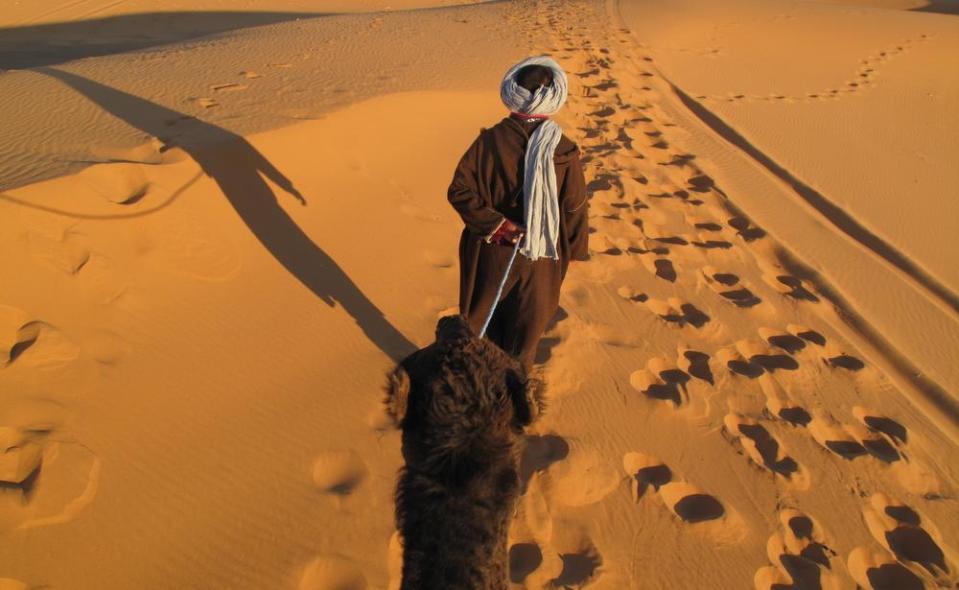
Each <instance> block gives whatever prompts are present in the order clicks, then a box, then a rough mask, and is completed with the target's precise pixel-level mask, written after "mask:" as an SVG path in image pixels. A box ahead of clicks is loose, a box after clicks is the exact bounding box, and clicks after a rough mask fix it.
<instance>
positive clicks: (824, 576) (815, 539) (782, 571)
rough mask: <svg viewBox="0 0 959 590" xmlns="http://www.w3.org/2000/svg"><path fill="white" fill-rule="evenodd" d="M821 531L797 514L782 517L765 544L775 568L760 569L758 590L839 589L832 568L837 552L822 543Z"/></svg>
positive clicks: (780, 516)
mask: <svg viewBox="0 0 959 590" xmlns="http://www.w3.org/2000/svg"><path fill="white" fill-rule="evenodd" d="M821 535H822V531H821V530H820V529H819V527H818V525H816V523H815V522H814V521H813V519H811V518H810V517H808V516H806V515H805V514H802V513H801V512H799V511H797V510H792V509H787V510H783V511H782V512H780V513H779V527H778V530H777V531H776V532H775V533H773V535H772V536H771V537H770V538H769V542H768V543H767V544H766V554H767V557H768V558H769V561H770V562H771V563H773V564H774V565H772V566H766V567H763V568H760V569H759V570H758V571H757V572H756V575H755V577H754V579H753V582H754V584H755V586H756V590H787V589H793V590H799V589H803V590H820V589H826V588H837V587H839V586H838V584H839V581H838V580H837V578H836V574H835V573H834V570H833V567H832V559H833V558H834V557H835V556H836V552H835V551H833V550H832V549H830V548H829V547H828V546H827V545H826V544H825V543H824V542H823V540H822V536H821Z"/></svg>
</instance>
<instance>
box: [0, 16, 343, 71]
mask: <svg viewBox="0 0 959 590" xmlns="http://www.w3.org/2000/svg"><path fill="white" fill-rule="evenodd" d="M322 16H328V15H327V14H324V13H315V12H312V13H311V12H230V11H223V12H147V13H141V14H123V15H117V16H108V17H103V18H97V19H91V20H81V21H75V22H62V23H45V24H38V25H26V26H21V27H9V28H0V69H8V70H13V69H26V68H37V67H41V66H51V65H56V64H61V63H65V62H68V61H72V60H75V59H81V58H85V57H96V56H102V55H113V54H116V53H124V52H127V51H136V50H138V49H147V48H149V47H156V46H159V45H167V44H170V43H177V42H181V41H188V40H190V39H196V38H198V37H204V36H207V35H214V34H217V33H226V32H229V31H234V30H237V29H245V28H249V27H257V26H263V25H271V24H275V23H280V22H285V21H291V20H296V19H300V18H317V17H322Z"/></svg>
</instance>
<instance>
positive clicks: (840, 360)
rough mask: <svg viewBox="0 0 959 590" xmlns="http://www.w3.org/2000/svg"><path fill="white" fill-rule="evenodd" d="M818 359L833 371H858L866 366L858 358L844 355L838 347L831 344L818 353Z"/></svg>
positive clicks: (827, 344)
mask: <svg viewBox="0 0 959 590" xmlns="http://www.w3.org/2000/svg"><path fill="white" fill-rule="evenodd" d="M819 354H820V357H821V358H822V360H823V362H824V363H826V364H827V365H829V366H830V367H832V368H834V369H846V370H847V371H859V370H862V369H863V368H865V366H866V364H865V363H864V362H862V361H861V360H859V359H858V358H856V357H854V356H852V355H851V354H848V353H846V352H845V351H843V349H841V348H840V347H839V346H837V345H835V344H833V343H832V342H828V343H826V345H824V346H823V347H822V350H821V351H820V353H819Z"/></svg>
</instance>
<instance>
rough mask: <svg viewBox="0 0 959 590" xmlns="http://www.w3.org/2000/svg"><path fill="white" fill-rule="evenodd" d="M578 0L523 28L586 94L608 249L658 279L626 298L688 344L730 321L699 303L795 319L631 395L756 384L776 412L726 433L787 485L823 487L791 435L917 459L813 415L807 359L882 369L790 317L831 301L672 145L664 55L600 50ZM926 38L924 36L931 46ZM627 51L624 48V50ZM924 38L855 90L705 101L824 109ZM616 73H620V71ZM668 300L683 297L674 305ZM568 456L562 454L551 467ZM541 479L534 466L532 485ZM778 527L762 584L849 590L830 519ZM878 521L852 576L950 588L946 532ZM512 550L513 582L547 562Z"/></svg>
mask: <svg viewBox="0 0 959 590" xmlns="http://www.w3.org/2000/svg"><path fill="white" fill-rule="evenodd" d="M576 6H577V5H575V4H574V5H566V4H562V3H556V2H549V1H545V2H538V3H537V10H536V11H535V14H534V15H533V16H531V17H528V16H519V17H516V20H517V22H521V23H524V24H526V25H527V27H528V28H529V30H530V31H531V33H530V35H531V38H532V37H534V33H533V32H532V31H533V30H536V29H537V28H540V29H542V28H546V29H549V30H551V31H552V35H551V41H550V44H549V45H548V46H547V53H548V54H551V55H553V56H554V57H555V58H556V59H558V60H559V61H560V62H561V63H563V65H564V66H566V68H567V71H569V72H570V73H571V76H570V80H571V85H572V86H573V87H572V89H571V90H572V91H571V95H570V101H569V104H568V107H567V108H568V110H569V111H570V112H571V113H572V116H573V120H574V121H575V122H576V127H577V129H578V131H579V139H580V147H581V151H582V161H583V163H584V165H585V167H586V173H587V192H588V194H589V198H590V201H591V205H590V206H591V219H590V222H591V227H590V231H591V233H592V234H593V235H592V236H591V247H592V248H593V250H594V256H595V257H599V258H600V259H602V258H603V257H610V258H611V259H615V260H617V262H618V261H624V262H625V261H629V260H633V261H636V262H638V267H639V268H641V269H642V272H644V273H645V275H644V276H642V277H639V278H637V283H638V284H643V285H647V286H648V287H649V288H648V289H644V290H639V289H637V288H636V287H634V286H632V285H623V286H621V287H620V288H619V289H618V294H619V295H620V296H621V297H622V298H623V299H624V301H625V302H627V304H628V305H636V306H639V309H644V310H645V311H646V312H647V313H649V314H651V316H652V317H654V318H657V319H658V320H659V321H662V322H663V323H664V325H666V326H672V327H674V328H675V329H677V330H680V331H681V333H682V334H683V335H686V336H688V338H687V341H696V340H697V334H700V333H703V332H704V331H705V330H708V329H710V327H711V324H713V323H715V322H717V321H720V320H718V319H714V318H713V317H710V315H709V313H710V312H708V310H709V309H710V308H711V307H712V306H713V304H712V300H710V301H708V302H706V303H705V304H703V303H700V302H699V301H698V300H696V298H697V297H713V298H715V299H714V300H715V301H718V302H721V303H720V304H719V305H727V306H729V307H728V309H731V310H734V311H733V312H734V313H749V314H756V313H764V314H765V315H763V316H762V317H767V318H768V317H775V318H777V320H778V321H782V322H783V324H781V325H780V326H778V327H776V326H770V325H761V327H759V328H758V329H757V330H756V333H755V335H754V336H752V337H748V338H741V339H738V340H735V341H734V342H732V343H729V344H727V345H726V346H721V347H719V348H718V349H715V350H705V349H703V350H700V349H698V348H697V347H695V346H688V345H681V346H680V347H679V348H678V349H677V350H676V352H675V353H674V354H672V353H671V354H665V355H661V356H656V357H653V358H650V359H648V360H647V363H646V366H645V367H643V368H640V369H638V370H636V371H634V372H633V373H632V374H631V375H630V376H629V382H630V384H631V386H632V387H633V388H634V389H635V390H636V391H637V392H638V393H639V394H640V395H642V396H643V397H645V398H646V399H648V400H649V402H650V403H653V404H657V403H666V404H667V405H668V407H672V408H674V409H676V410H677V411H678V410H683V409H685V408H687V407H690V406H694V405H696V404H697V403H702V402H703V401H704V400H703V399H700V398H703V397H708V396H711V395H714V394H715V393H717V390H718V389H720V387H721V386H722V385H724V384H726V383H731V384H733V385H735V384H737V383H750V382H751V383H757V384H758V385H759V389H760V391H761V392H762V395H763V396H764V398H765V405H764V409H763V412H762V414H761V415H748V414H747V413H742V412H740V411H737V410H736V409H734V408H730V409H729V411H728V413H727V414H726V415H725V417H724V418H723V419H722V428H721V432H722V434H723V436H724V438H725V439H726V440H727V442H728V443H729V445H730V447H731V448H732V449H734V450H735V451H736V452H738V453H739V454H741V455H743V456H744V457H745V458H746V460H748V461H749V462H750V463H751V464H753V465H754V466H755V467H756V468H757V469H760V470H764V471H766V472H768V473H770V474H771V476H772V478H773V480H774V481H776V482H779V483H777V485H786V486H797V485H799V486H803V487H808V485H809V477H810V476H809V474H807V473H806V472H805V471H804V469H803V466H802V457H800V456H795V455H793V454H792V453H791V452H790V450H789V449H788V448H786V447H785V446H784V445H783V443H782V442H781V435H782V433H783V432H786V431H789V430H790V429H796V430H794V432H800V433H804V434H805V435H806V436H808V437H809V438H811V439H812V440H814V441H815V442H816V443H817V444H818V445H819V446H820V447H821V448H822V450H823V452H825V453H830V454H833V455H835V456H836V457H838V458H839V459H840V460H843V461H859V460H863V459H860V458H865V457H871V458H873V459H875V460H877V461H879V462H880V464H884V465H892V464H895V463H898V462H909V461H910V459H909V456H908V453H907V445H908V438H909V436H908V431H907V429H906V427H905V426H903V425H902V424H900V423H899V422H897V421H896V420H895V419H893V418H891V417H888V416H886V415H885V414H884V413H883V412H881V411H878V410H876V409H873V408H867V407H863V406H856V407H853V408H851V415H852V419H849V420H846V422H845V423H844V422H840V421H839V420H837V419H836V418H835V417H833V416H832V415H831V414H830V413H829V412H827V411H826V410H824V409H823V408H819V407H817V408H812V409H807V408H806V407H804V405H803V402H801V401H799V400H797V399H795V398H794V396H793V394H792V393H791V390H790V385H789V384H790V380H791V375H793V374H796V372H797V371H799V370H800V369H801V368H802V367H803V366H809V367H818V368H817V369H816V371H817V372H825V378H829V375H831V374H835V375H837V378H840V377H838V376H839V375H842V374H847V375H849V376H850V377H852V376H854V375H856V374H857V373H859V372H860V371H863V370H869V369H868V368H867V367H866V365H865V363H863V362H862V361H861V360H860V359H858V358H857V357H856V356H855V355H854V354H852V353H850V352H848V351H847V350H845V349H844V348H843V346H842V345H841V344H839V343H838V342H837V341H834V340H833V339H831V338H827V337H826V336H825V335H823V333H822V332H820V331H819V330H816V329H812V328H809V327H807V326H805V325H802V324H801V323H800V322H798V321H795V320H794V321H793V323H790V321H789V317H790V315H793V316H795V314H791V313H790V310H792V309H794V308H795V306H805V305H817V304H820V296H819V295H818V294H817V293H816V291H817V290H816V288H815V287H814V285H812V284H811V283H809V282H808V281H806V280H804V279H803V278H802V277H799V276H795V275H793V274H791V273H790V272H789V271H788V270H786V269H784V267H783V266H782V264H780V263H779V262H778V261H777V260H776V257H775V256H774V255H773V254H772V252H773V248H772V247H771V246H769V245H766V244H765V242H766V238H767V236H766V232H765V231H764V230H763V229H762V228H760V227H758V226H756V225H755V224H754V223H753V222H752V221H751V220H750V219H749V218H748V216H746V215H744V214H743V212H741V211H739V210H738V209H736V208H735V206H734V205H732V204H731V203H730V202H729V200H728V198H727V196H726V194H725V193H723V191H722V190H721V189H720V188H719V187H718V186H716V184H715V182H714V181H713V180H712V179H711V178H710V177H709V176H708V175H707V174H705V173H704V172H703V171H702V170H701V169H700V168H699V167H698V166H697V164H696V156H695V155H694V154H690V153H687V152H684V151H683V150H681V149H678V148H677V146H676V145H674V144H673V143H672V139H671V137H670V135H671V134H670V128H671V127H674V126H675V124H674V123H672V122H671V121H670V120H669V118H668V117H667V116H665V115H664V114H663V113H662V111H661V110H660V109H659V108H658V107H657V105H656V100H657V98H658V93H657V90H656V89H655V88H654V87H655V86H656V83H655V82H654V79H655V78H656V74H655V73H654V72H652V71H649V69H648V66H647V65H645V64H647V63H648V62H651V61H652V59H651V58H650V57H648V56H643V55H635V54H632V55H631V53H632V52H633V51H634V50H632V49H630V48H631V47H634V46H635V42H634V40H632V39H631V38H630V37H629V35H630V32H629V31H628V30H627V29H620V30H618V32H617V33H616V34H615V36H614V38H613V39H611V40H609V41H607V43H609V45H608V46H602V45H601V44H596V41H595V39H594V40H591V39H589V38H587V37H586V36H585V35H584V34H583V33H582V32H581V30H582V29H583V27H577V26H572V25H569V24H567V23H571V22H576V19H570V18H569V17H570V14H565V13H564V12H563V11H564V10H566V11H569V10H576V9H577V8H576ZM581 8H582V7H581ZM584 10H585V8H584ZM925 39H926V36H922V37H921V38H920V39H918V40H917V41H916V42H921V41H924V40H925ZM616 42H618V43H619V47H618V48H614V47H613V46H614V45H616ZM913 43H914V41H906V42H904V43H902V44H900V45H898V46H896V47H895V48H893V49H890V50H887V51H884V52H881V53H879V54H878V55H876V56H873V57H870V58H867V59H865V60H863V62H862V64H861V65H862V68H861V69H860V71H859V72H857V77H856V79H855V80H853V81H850V82H849V83H848V84H847V85H846V87H845V88H844V89H842V90H840V89H828V90H826V91H823V92H813V93H809V94H808V95H807V96H805V97H786V96H781V95H776V96H772V97H749V96H745V95H739V96H733V97H702V96H700V97H699V98H701V99H702V98H716V99H722V100H743V99H751V98H760V99H763V100H784V99H789V100H793V99H804V100H811V99H818V98H830V97H834V96H835V95H837V94H839V93H841V92H842V93H850V92H859V91H862V90H863V89H865V88H867V87H868V86H869V85H870V84H872V83H873V78H874V76H875V75H876V73H877V71H876V68H877V67H878V66H879V65H880V64H881V63H882V62H884V61H885V60H887V59H889V58H890V57H892V56H894V55H896V54H898V53H902V52H904V51H906V50H907V49H908V48H909V47H910V46H911V45H912V44H913ZM640 47H641V45H640ZM614 66H615V68H616V72H617V74H619V75H620V77H617V76H615V75H613V68H614ZM577 85H578V86H579V87H578V88H576V86H577ZM624 96H628V97H629V99H628V100H627V99H626V98H624ZM747 249H748V250H747ZM747 252H748V253H747ZM744 263H745V264H747V265H753V267H755V265H758V269H757V270H755V271H753V272H747V273H743V272H741V271H739V270H737V269H741V268H742V266H743V264H744ZM744 276H757V277H759V278H760V279H761V281H760V282H758V283H751V282H750V281H749V280H746V279H744V278H743V277H744ZM660 286H662V288H661V287H660ZM664 292H666V293H669V294H668V295H666V296H663V295H662V294H661V293H664ZM736 310H738V311H736ZM755 317H759V316H754V318H755ZM758 323H760V324H761V323H762V322H758ZM705 340H706V341H707V342H708V339H705ZM704 348H705V347H704ZM784 384H785V385H784ZM563 458H564V456H557V457H555V458H553V459H550V462H551V461H553V460H562V459H563ZM623 467H624V469H625V470H626V472H627V474H628V475H629V481H630V483H631V485H632V488H633V494H634V497H635V498H636V500H637V501H640V500H642V499H643V498H645V497H650V496H655V497H657V498H659V499H660V500H661V501H662V502H663V504H664V505H665V506H666V508H667V509H668V510H669V511H670V512H671V513H672V514H673V515H675V516H676V517H677V518H678V519H679V520H680V521H682V522H685V523H696V522H702V521H710V520H715V519H722V518H723V517H724V516H725V513H726V509H725V507H724V506H723V504H722V502H721V501H720V500H719V499H717V498H715V497H713V496H711V495H709V494H706V493H704V492H702V491H700V490H699V489H698V488H696V487H695V486H693V485H692V484H690V483H688V482H687V481H682V480H678V481H677V480H674V474H673V472H672V470H671V469H670V468H669V467H668V466H666V465H665V464H664V463H663V462H661V461H659V460H658V459H656V458H654V457H650V456H648V455H645V454H642V453H627V454H626V456H625V457H624V459H623ZM530 475H531V472H530V473H527V474H526V475H525V476H524V481H526V480H528V478H529V477H530ZM877 498H878V499H877ZM778 518H779V526H778V527H777V530H776V532H774V534H773V536H772V537H771V538H770V540H769V543H768V553H769V560H770V563H771V564H772V565H769V566H765V567H762V568H760V569H759V571H757V573H756V576H755V580H754V582H755V585H756V588H761V589H763V590H786V589H815V588H834V587H840V586H842V585H841V584H839V583H838V582H837V576H838V575H839V574H838V573H837V571H836V570H837V565H838V563H839V562H840V558H839V557H838V556H837V554H836V552H835V551H833V549H831V548H830V546H829V543H828V542H827V541H826V540H825V538H824V536H823V532H822V530H821V527H820V525H819V524H818V523H817V522H816V521H815V520H814V519H813V518H811V517H809V516H807V515H804V514H802V513H801V512H799V511H797V510H791V509H787V510H783V511H782V512H780V513H779V516H778ZM864 518H865V520H866V522H867V523H869V530H870V532H871V533H872V536H873V538H874V539H875V540H876V541H877V542H878V544H879V545H880V546H881V548H877V547H875V546H863V547H859V548H857V549H855V550H854V551H852V553H850V554H849V556H848V572H849V574H850V575H851V576H852V577H853V578H854V579H855V581H856V583H857V584H859V586H861V587H862V588H864V589H869V588H872V589H874V590H887V589H893V588H895V589H899V588H907V589H908V588H923V587H924V585H923V581H922V580H926V581H928V582H930V583H939V584H941V583H944V580H947V579H951V578H950V576H953V575H954V573H955V572H954V566H953V565H951V564H950V563H949V562H948V560H947V558H946V557H945V554H944V552H943V551H942V549H940V548H939V545H938V544H937V543H936V541H935V540H934V538H935V535H930V534H929V533H928V532H927V530H926V529H924V528H923V526H924V522H923V521H922V519H920V518H919V516H918V514H917V513H916V512H915V511H913V510H912V509H911V508H909V507H907V506H905V505H904V504H902V503H896V502H895V501H893V500H889V499H888V498H886V497H885V496H882V495H877V496H874V497H873V499H872V501H871V503H870V505H869V506H868V507H867V508H866V509H865V510H864ZM590 547H591V549H589V550H586V551H583V552H581V553H578V554H577V555H578V556H579V557H577V558H575V559H581V560H582V563H585V564H588V567H582V568H579V569H577V568H575V567H574V568H572V569H574V570H577V571H583V572H588V575H569V576H567V577H562V576H561V577H560V578H556V579H553V580H552V584H553V586H554V587H556V586H559V587H579V586H581V585H583V584H585V583H586V582H588V581H589V580H591V579H593V577H594V575H595V574H596V567H597V566H598V564H600V563H601V558H600V557H599V555H598V552H596V551H595V547H592V546H591V545H590ZM587 555H588V556H590V557H586V556H587ZM510 556H511V565H512V567H513V571H514V574H513V582H514V583H521V582H523V580H524V579H525V578H526V576H527V575H529V574H530V573H531V572H534V571H535V570H536V568H537V566H538V563H539V562H541V561H542V560H543V559H544V556H543V554H542V551H541V549H540V548H539V546H538V545H536V544H535V543H532V544H531V543H517V544H514V545H513V546H512V548H511V550H510ZM570 559H571V560H573V561H575V559H574V558H573V557H570ZM534 562H535V563H534ZM564 571H566V569H565V568H564Z"/></svg>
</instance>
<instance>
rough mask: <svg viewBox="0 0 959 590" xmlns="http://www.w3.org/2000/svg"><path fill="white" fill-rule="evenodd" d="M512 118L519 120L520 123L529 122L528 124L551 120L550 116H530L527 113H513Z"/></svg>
mask: <svg viewBox="0 0 959 590" xmlns="http://www.w3.org/2000/svg"><path fill="white" fill-rule="evenodd" d="M510 116H511V117H514V118H516V119H519V120H520V121H527V122H528V121H543V120H546V119H549V115H528V114H526V113H517V112H511V113H510Z"/></svg>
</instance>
